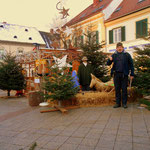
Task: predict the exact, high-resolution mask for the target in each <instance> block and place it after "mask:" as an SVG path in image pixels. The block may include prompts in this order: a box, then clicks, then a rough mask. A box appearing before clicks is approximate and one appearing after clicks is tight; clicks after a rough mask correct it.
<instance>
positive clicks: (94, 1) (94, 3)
mask: <svg viewBox="0 0 150 150" xmlns="http://www.w3.org/2000/svg"><path fill="white" fill-rule="evenodd" d="M101 1H102V0H93V6H96V5H97V3H99V2H101Z"/></svg>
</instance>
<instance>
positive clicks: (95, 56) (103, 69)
mask: <svg viewBox="0 0 150 150" xmlns="http://www.w3.org/2000/svg"><path fill="white" fill-rule="evenodd" d="M84 35H85V37H86V41H85V42H82V43H81V45H80V47H81V49H82V50H83V56H87V58H88V61H89V62H90V63H91V65H92V68H93V71H94V75H95V76H96V77H97V78H99V79H101V80H103V81H107V80H108V76H106V75H107V72H108V69H107V66H106V55H104V53H103V52H102V46H103V45H104V42H101V44H100V43H98V41H97V40H96V36H98V35H97V33H96V32H92V31H90V30H88V31H87V34H84Z"/></svg>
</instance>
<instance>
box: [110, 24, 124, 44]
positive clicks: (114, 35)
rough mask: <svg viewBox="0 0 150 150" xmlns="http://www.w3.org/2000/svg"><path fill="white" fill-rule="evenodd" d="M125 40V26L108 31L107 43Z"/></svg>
mask: <svg viewBox="0 0 150 150" xmlns="http://www.w3.org/2000/svg"><path fill="white" fill-rule="evenodd" d="M122 41H125V26H123V27H120V28H116V29H113V30H110V31H109V44H112V43H117V42H122Z"/></svg>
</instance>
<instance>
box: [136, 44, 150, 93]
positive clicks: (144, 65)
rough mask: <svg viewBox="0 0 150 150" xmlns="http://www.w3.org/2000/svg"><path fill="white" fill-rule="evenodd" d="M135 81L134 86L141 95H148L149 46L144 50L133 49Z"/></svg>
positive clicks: (149, 74) (149, 71)
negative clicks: (134, 51)
mask: <svg viewBox="0 0 150 150" xmlns="http://www.w3.org/2000/svg"><path fill="white" fill-rule="evenodd" d="M135 50H136V54H137V56H136V57H135V79H134V85H135V86H136V87H137V88H138V89H139V90H140V91H141V93H142V94H146V95H147V94H149V93H150V84H149V83H150V45H145V46H144V48H135Z"/></svg>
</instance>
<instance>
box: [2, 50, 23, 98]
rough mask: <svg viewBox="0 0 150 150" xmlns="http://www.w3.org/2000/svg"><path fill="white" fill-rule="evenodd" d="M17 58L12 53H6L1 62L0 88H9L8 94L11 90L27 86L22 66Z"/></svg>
mask: <svg viewBox="0 0 150 150" xmlns="http://www.w3.org/2000/svg"><path fill="white" fill-rule="evenodd" d="M15 58H16V57H15V56H12V54H11V53H6V54H5V55H4V56H3V60H2V61H1V62H0V89H2V90H7V94H8V96H10V91H11V90H22V89H24V88H25V78H24V75H23V73H22V67H21V66H20V64H18V63H17V62H16V61H15Z"/></svg>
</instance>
